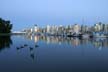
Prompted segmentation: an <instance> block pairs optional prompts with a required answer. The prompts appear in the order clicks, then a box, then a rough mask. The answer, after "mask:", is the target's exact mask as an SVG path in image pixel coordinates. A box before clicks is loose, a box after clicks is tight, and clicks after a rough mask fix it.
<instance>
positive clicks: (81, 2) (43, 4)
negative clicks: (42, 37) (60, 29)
mask: <svg viewBox="0 0 108 72" xmlns="http://www.w3.org/2000/svg"><path fill="white" fill-rule="evenodd" d="M0 17H2V18H4V19H9V20H11V22H12V23H13V25H14V28H13V30H21V29H23V28H25V27H32V26H33V25H34V24H37V25H39V26H42V27H43V26H46V25H47V24H49V25H60V24H63V25H70V24H74V23H78V24H82V20H83V19H84V24H87V25H90V24H92V25H93V24H94V23H96V22H99V21H102V22H103V23H108V0H0Z"/></svg>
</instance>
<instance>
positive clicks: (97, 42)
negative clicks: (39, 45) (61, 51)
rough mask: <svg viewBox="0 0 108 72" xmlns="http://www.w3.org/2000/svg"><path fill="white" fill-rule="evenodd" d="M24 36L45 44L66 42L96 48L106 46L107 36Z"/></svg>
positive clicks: (107, 45)
mask: <svg viewBox="0 0 108 72" xmlns="http://www.w3.org/2000/svg"><path fill="white" fill-rule="evenodd" d="M26 38H28V39H30V40H33V41H34V42H38V41H40V40H42V41H45V42H46V43H47V44H51V43H53V44H62V43H68V44H71V45H73V46H79V45H82V44H92V45H93V46H94V47H96V48H99V49H100V48H103V47H108V38H86V39H84V38H76V37H55V36H26Z"/></svg>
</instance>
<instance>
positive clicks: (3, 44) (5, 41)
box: [0, 36, 12, 51]
mask: <svg viewBox="0 0 108 72" xmlns="http://www.w3.org/2000/svg"><path fill="white" fill-rule="evenodd" d="M11 45H12V40H11V37H10V36H0V51H2V50H4V49H5V48H10V46H11Z"/></svg>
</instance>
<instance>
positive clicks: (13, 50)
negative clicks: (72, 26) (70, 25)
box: [0, 35, 108, 72]
mask: <svg viewBox="0 0 108 72" xmlns="http://www.w3.org/2000/svg"><path fill="white" fill-rule="evenodd" d="M76 71H79V72H84V71H85V72H88V71H89V72H96V71H97V72H108V39H105V38H94V39H79V38H63V37H40V36H20V35H16V36H15V35H14V36H0V72H76Z"/></svg>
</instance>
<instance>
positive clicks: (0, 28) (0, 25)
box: [0, 18, 12, 33]
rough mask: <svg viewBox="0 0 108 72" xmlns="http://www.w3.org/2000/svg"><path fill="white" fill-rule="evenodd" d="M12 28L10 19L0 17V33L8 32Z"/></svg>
mask: <svg viewBox="0 0 108 72" xmlns="http://www.w3.org/2000/svg"><path fill="white" fill-rule="evenodd" d="M11 29H12V24H11V23H10V21H6V20H3V19H2V18H0V33H10V32H11Z"/></svg>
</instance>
